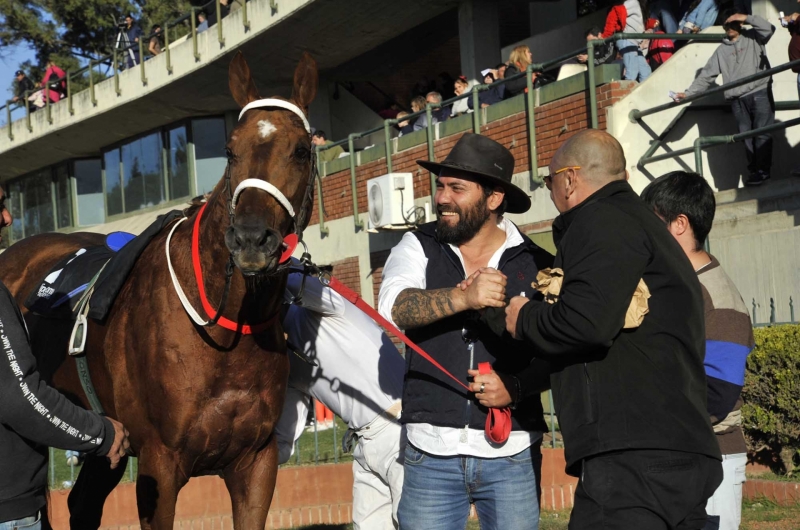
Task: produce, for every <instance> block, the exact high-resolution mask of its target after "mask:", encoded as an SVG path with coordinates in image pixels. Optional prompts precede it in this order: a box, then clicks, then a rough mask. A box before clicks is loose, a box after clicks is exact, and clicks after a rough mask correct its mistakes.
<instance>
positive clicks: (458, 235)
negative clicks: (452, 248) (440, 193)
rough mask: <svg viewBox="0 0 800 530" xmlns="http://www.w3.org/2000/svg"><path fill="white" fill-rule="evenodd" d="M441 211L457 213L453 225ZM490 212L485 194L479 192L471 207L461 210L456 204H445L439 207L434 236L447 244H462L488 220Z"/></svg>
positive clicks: (473, 235)
mask: <svg viewBox="0 0 800 530" xmlns="http://www.w3.org/2000/svg"><path fill="white" fill-rule="evenodd" d="M442 212H455V213H457V214H458V223H456V225H455V226H451V225H449V224H448V223H447V222H446V221H445V219H444V217H443V216H442V215H441V213H442ZM489 216H490V212H489V210H488V209H487V208H486V195H484V194H483V193H481V198H480V199H478V202H477V203H476V204H475V205H474V206H472V207H471V208H469V209H467V210H466V211H463V210H462V209H461V208H459V207H458V206H456V205H451V206H447V207H445V208H440V209H439V220H438V221H437V222H436V236H437V237H438V239H439V242H441V243H445V244H449V245H456V246H458V245H463V244H464V243H466V242H467V241H469V240H470V239H472V238H473V237H475V235H476V234H477V233H478V231H480V229H481V228H483V225H484V224H486V221H488V220H489Z"/></svg>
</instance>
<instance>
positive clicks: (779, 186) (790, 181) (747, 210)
mask: <svg viewBox="0 0 800 530" xmlns="http://www.w3.org/2000/svg"><path fill="white" fill-rule="evenodd" d="M715 198H716V201H717V212H716V216H715V220H716V221H727V220H734V219H741V218H744V217H752V216H754V215H760V214H764V213H769V212H785V211H790V210H800V178H783V179H780V180H775V181H769V182H767V183H765V184H762V185H761V186H759V187H757V188H739V189H735V190H725V191H721V192H718V193H716V194H715Z"/></svg>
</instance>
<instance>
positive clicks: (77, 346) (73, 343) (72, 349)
mask: <svg viewBox="0 0 800 530" xmlns="http://www.w3.org/2000/svg"><path fill="white" fill-rule="evenodd" d="M87 326H88V321H87V320H86V316H85V315H83V314H80V315H78V318H77V319H75V325H74V326H72V334H71V335H70V336H69V350H68V353H69V355H71V356H75V355H80V354H82V353H83V350H84V348H86V335H87V331H88V329H87Z"/></svg>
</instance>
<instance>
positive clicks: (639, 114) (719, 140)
mask: <svg viewBox="0 0 800 530" xmlns="http://www.w3.org/2000/svg"><path fill="white" fill-rule="evenodd" d="M796 66H800V59H797V60H795V61H789V62H787V63H784V64H781V65H779V66H775V67H773V68H769V69H767V70H763V71H761V72H758V73H756V74H753V75H749V76H747V77H744V78H742V79H739V80H736V81H731V82H730V83H725V84H723V85H720V86H717V87H715V88H712V89H710V90H705V91H703V92H702V93H700V94H695V95H693V96H689V97H686V98H684V99H682V100H680V101H673V102H670V103H664V104H662V105H656V106H654V107H650V108H648V109H644V110H639V109H634V110H632V111H631V112H630V114H629V118H630V120H631V122H633V123H637V124H639V125H642V118H644V117H645V116H650V115H652V114H656V113H658V112H663V111H665V110H669V109H674V108H676V107H680V106H683V105H686V104H687V103H692V102H694V101H698V100H701V99H704V98H708V97H710V96H714V95H716V94H720V93H724V92H725V91H727V90H730V89H732V88H736V87H739V86H743V85H746V84H748V83H751V82H753V81H758V80H759V79H765V78H768V77H772V76H773V75H774V74H778V73H780V72H784V71H786V70H789V69H791V68H794V67H796ZM775 106H776V107H777V108H780V109H781V110H788V109H791V108H800V106H798V104H797V103H796V102H788V101H786V102H776V103H775ZM724 107H727V105H725V106H720V105H708V106H701V107H691V108H694V109H697V110H718V109H720V108H724ZM689 108H690V107H686V106H684V107H683V108H682V109H681V110H680V112H678V114H677V115H676V116H675V117H674V118H673V119H672V121H671V122H670V123H669V124H668V125H667V127H666V128H665V129H664V130H663V131H662V132H661V134H659V135H658V137H657V138H656V139H654V141H653V142H652V143H651V144H650V147H649V148H648V149H647V151H645V153H644V155H642V157H641V158H640V159H639V164H638V165H639V167H644V166H646V165H647V164H652V163H654V162H659V161H662V160H669V159H672V158H677V157H680V156H683V155H687V154H690V153H694V162H695V171H696V172H697V173H698V174H699V175H703V149H706V148H708V147H715V146H718V145H725V144H731V143H735V142H739V141H742V140H746V139H748V138H753V137H756V136H760V135H762V134H767V133H771V132H773V131H779V130H783V129H787V128H789V127H794V126H795V125H800V118H796V119H792V120H788V121H785V122H780V123H773V124H772V125H767V126H765V127H761V128H759V129H753V130H751V131H747V132H743V133H738V134H728V135H722V136H700V137H698V138H696V139H695V141H694V143H693V145H692V147H684V148H682V149H676V150H673V151H670V152H668V153H664V154H661V155H654V153H655V152H656V151H657V150H658V149H659V148H660V147H664V146H666V142H665V140H666V137H667V135H668V134H669V132H670V131H671V130H672V129H673V128H674V127H675V125H676V124H677V123H678V122H679V121H680V119H681V118H682V117H683V115H684V114H685V113H686V110H687V109H689Z"/></svg>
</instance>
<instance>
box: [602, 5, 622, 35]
mask: <svg viewBox="0 0 800 530" xmlns="http://www.w3.org/2000/svg"><path fill="white" fill-rule="evenodd" d="M627 20H628V10H627V9H625V6H624V5H622V4H620V5H618V6H614V7H612V8H611V9H610V10H609V11H608V15H606V26H605V28H604V29H603V34H602V35H601V37H603V38H604V39H607V38H608V37H610V36H611V35H613V34H614V33H616V32H618V31H622V30H624V29H625V23H626V22H627Z"/></svg>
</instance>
